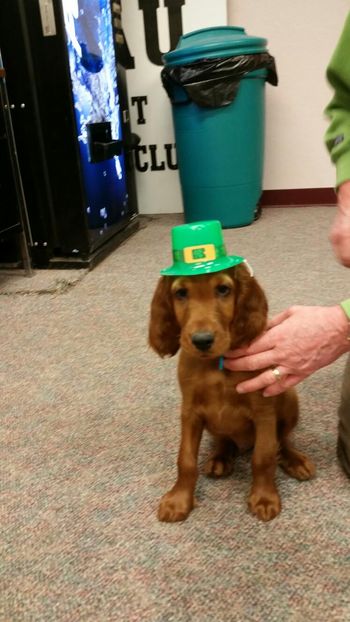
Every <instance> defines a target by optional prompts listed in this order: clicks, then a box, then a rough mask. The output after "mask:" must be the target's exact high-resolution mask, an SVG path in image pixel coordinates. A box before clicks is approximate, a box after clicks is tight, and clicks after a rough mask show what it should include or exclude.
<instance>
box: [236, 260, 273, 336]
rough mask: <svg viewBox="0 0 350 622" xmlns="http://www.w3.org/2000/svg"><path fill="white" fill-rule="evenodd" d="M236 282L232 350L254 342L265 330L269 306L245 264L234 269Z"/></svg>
mask: <svg viewBox="0 0 350 622" xmlns="http://www.w3.org/2000/svg"><path fill="white" fill-rule="evenodd" d="M230 274H231V275H232V276H233V278H234V282H235V290H236V296H235V310H234V317H233V321H232V325H231V335H232V343H231V348H237V347H239V346H243V345H246V344H248V343H250V342H251V341H253V339H255V337H257V336H258V335H259V334H260V333H261V332H262V331H263V330H264V328H265V326H266V320H267V311H268V305H267V300H266V296H265V294H264V292H263V290H262V288H261V287H260V285H259V283H258V282H257V280H256V279H255V278H254V277H253V276H251V275H250V273H249V270H248V269H247V267H246V266H245V265H244V264H239V265H238V266H236V267H235V268H232V271H230Z"/></svg>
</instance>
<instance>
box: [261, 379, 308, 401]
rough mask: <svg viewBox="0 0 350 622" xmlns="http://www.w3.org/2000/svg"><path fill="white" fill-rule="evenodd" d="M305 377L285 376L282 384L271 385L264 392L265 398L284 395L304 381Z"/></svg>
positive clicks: (281, 381)
mask: <svg viewBox="0 0 350 622" xmlns="http://www.w3.org/2000/svg"><path fill="white" fill-rule="evenodd" d="M304 378H305V376H295V375H293V374H291V375H290V376H285V377H284V378H282V380H280V382H275V384H272V385H270V386H269V387H267V388H266V389H265V391H263V396H264V397H273V396H274V395H279V394H280V393H283V392H284V391H286V390H287V389H290V387H294V386H295V385H296V384H298V383H299V382H301V381H302V380H304Z"/></svg>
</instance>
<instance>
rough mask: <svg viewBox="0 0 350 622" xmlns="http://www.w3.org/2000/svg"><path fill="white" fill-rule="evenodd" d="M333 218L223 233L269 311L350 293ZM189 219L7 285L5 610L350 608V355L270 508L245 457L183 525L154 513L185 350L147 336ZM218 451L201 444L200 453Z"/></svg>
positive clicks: (301, 211)
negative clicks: (344, 443)
mask: <svg viewBox="0 0 350 622" xmlns="http://www.w3.org/2000/svg"><path fill="white" fill-rule="evenodd" d="M333 214H334V209H333V208H329V207H324V208H297V209H296V208H284V209H276V208H272V209H265V210H264V213H263V216H262V218H261V219H260V220H259V221H258V222H256V223H254V224H253V225H251V226H249V227H246V228H242V229H231V230H227V231H226V232H225V238H226V242H227V246H228V249H229V251H230V252H232V253H237V254H242V255H244V256H246V257H247V259H248V260H249V261H250V263H251V264H252V265H253V267H254V268H255V272H256V275H257V277H258V278H259V280H260V282H261V283H262V284H263V286H264V287H265V289H266V292H267V293H268V297H269V300H270V307H271V311H272V312H277V311H279V310H282V309H284V308H285V307H286V306H288V305H291V304H295V303H301V304H332V303H334V302H336V301H339V300H341V299H342V298H344V297H347V296H349V272H347V271H346V269H345V268H342V267H340V266H338V265H337V264H336V263H335V260H334V259H333V256H332V252H331V250H330V247H329V244H328V241H327V235H328V228H329V225H330V222H331V219H332V217H333ZM180 221H181V219H180V217H179V216H162V217H156V218H154V219H153V220H151V221H150V222H149V223H148V226H147V227H146V228H144V229H142V230H141V231H139V232H138V233H137V234H136V235H134V236H133V237H132V238H130V239H129V240H128V241H127V242H126V243H125V244H124V245H123V246H121V247H120V248H119V249H117V250H116V251H115V252H114V253H113V254H112V255H111V256H109V257H108V258H107V259H106V260H105V261H104V262H103V263H102V264H100V265H99V266H98V267H97V268H96V269H95V270H94V271H92V272H90V273H88V274H85V276H84V278H83V279H81V280H79V281H76V282H75V283H73V284H72V286H71V287H67V288H58V289H57V288H56V289H55V291H54V292H53V293H46V294H44V295H35V294H32V295H29V294H23V293H22V295H18V294H11V291H10V290H11V284H10V283H9V282H7V281H8V279H11V277H6V278H5V279H2V281H1V283H0V287H1V288H2V289H3V291H4V289H5V290H6V288H7V294H8V295H6V296H2V297H1V298H0V304H1V307H0V325H1V359H0V381H1V386H2V389H1V427H0V440H1V450H0V469H1V471H0V472H1V481H0V554H1V561H0V583H1V585H0V620H1V621H6V622H22V621H25V622H26V621H30V622H32V621H33V622H34V621H35V622H36V621H38V622H39V621H40V622H51V621H62V622H75V621H78V620H79V621H80V620H82V621H91V622H115V621H117V622H211V621H213V622H214V621H215V622H236V621H237V622H262V621H266V622H285V621H293V622H294V621H298V622H299V621H300V622H302V621H303V622H304V621H305V620H308V621H311V622H312V621H315V622H316V621H317V622H323V621H325V622H326V621H327V622H328V621H330V620H331V621H333V620H334V621H339V622H340V621H344V620H350V554H349V540H350V520H349V516H350V482H349V481H348V480H347V479H346V478H345V476H344V475H343V474H342V472H341V471H340V469H339V467H338V464H337V461H336V457H335V443H336V407H337V401H338V395H339V388H340V382H341V374H342V369H343V366H344V362H345V361H344V359H342V360H339V361H338V362H337V363H335V364H334V365H333V366H331V367H329V368H327V369H324V370H321V371H320V372H318V373H317V374H315V375H314V376H313V377H312V378H310V379H308V380H307V381H305V382H304V383H303V385H301V386H300V390H299V393H300V399H301V410H302V413H301V422H300V425H299V428H298V430H297V433H296V440H297V441H298V443H297V444H298V446H299V447H300V448H301V449H302V450H304V451H307V452H308V454H309V455H310V457H311V458H312V459H313V460H314V461H315V463H316V465H317V477H316V478H315V479H314V480H313V481H310V482H305V483H302V482H301V483H299V482H296V481H295V480H291V479H289V478H288V477H287V476H286V475H284V474H283V473H282V472H281V473H279V474H278V483H279V488H280V492H281V495H282V503H283V511H282V514H281V515H280V516H279V517H278V518H277V519H275V520H274V521H272V522H271V523H268V524H263V523H260V522H258V521H257V520H256V519H255V518H254V517H252V516H251V515H250V514H249V513H248V511H247V508H246V497H247V494H248V490H249V483H250V466H249V456H243V457H241V458H239V460H238V461H237V466H236V471H235V473H234V475H233V476H232V477H231V478H229V479H226V480H222V481H212V480H209V479H207V478H205V477H204V476H201V477H200V479H199V482H198V488H197V496H198V500H199V507H198V508H197V509H196V510H195V511H194V512H193V513H192V514H191V515H190V517H189V519H188V520H187V521H186V522H185V523H182V524H175V525H169V524H162V523H159V522H157V519H156V509H157V504H158V500H159V498H160V496H161V495H162V494H163V493H164V492H165V491H166V490H167V489H169V487H170V486H171V485H172V483H173V481H174V477H175V470H176V466H175V465H176V454H177V449H178V439H179V415H178V411H179V392H178V389H177V385H176V376H175V369H176V359H171V360H166V361H162V360H160V359H158V358H157V356H156V355H155V354H153V353H152V352H151V351H149V349H148V347H147V343H146V335H147V323H148V312H149V302H150V299H151V296H152V293H153V289H154V286H155V283H156V280H157V278H158V272H159V269H160V268H161V267H163V266H165V265H168V264H169V263H170V262H171V253H170V242H169V239H170V238H169V235H170V227H171V226H172V225H174V224H177V223H179V222H180ZM56 277H57V279H58V281H59V280H60V278H61V277H60V273H56ZM6 282H7V285H6ZM14 289H15V290H16V288H14ZM16 291H19V290H18V289H17V290H16ZM207 449H208V439H207V438H205V440H204V442H203V444H202V448H201V456H200V461H201V464H202V463H203V461H204V459H205V456H206V452H207Z"/></svg>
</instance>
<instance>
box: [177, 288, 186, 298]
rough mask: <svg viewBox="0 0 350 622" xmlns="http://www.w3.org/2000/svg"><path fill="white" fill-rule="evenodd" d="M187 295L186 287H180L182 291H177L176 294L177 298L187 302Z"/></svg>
mask: <svg viewBox="0 0 350 622" xmlns="http://www.w3.org/2000/svg"><path fill="white" fill-rule="evenodd" d="M187 294H188V292H187V289H186V288H185V287H180V289H177V290H176V292H175V298H177V299H178V300H186V298H187Z"/></svg>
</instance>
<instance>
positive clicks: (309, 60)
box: [228, 0, 350, 190]
mask: <svg viewBox="0 0 350 622" xmlns="http://www.w3.org/2000/svg"><path fill="white" fill-rule="evenodd" d="M349 8H350V5H349V1H348V0H332V2H330V1H329V0H258V1H257V0H228V22H229V24H230V25H236V26H243V27H244V28H245V29H246V30H247V32H248V34H252V35H261V36H264V37H266V38H267V39H268V41H269V51H270V53H271V54H272V55H273V56H274V57H275V59H276V62H277V69H278V73H279V80H280V83H279V86H278V87H277V88H274V87H271V86H270V85H267V86H266V104H267V115H266V149H265V154H266V155H265V175H264V189H266V190H272V189H286V188H323V187H327V186H333V185H334V179H335V173H334V168H333V166H332V164H331V163H330V160H329V157H328V154H327V152H326V150H325V148H324V145H323V135H324V132H325V129H326V127H327V121H326V119H325V118H324V115H323V111H324V108H325V106H326V105H327V103H328V101H329V100H330V98H331V90H330V88H329V86H328V84H327V83H326V79H325V69H326V67H327V64H328V62H329V59H330V57H331V54H332V52H333V49H334V47H335V45H336V42H337V40H338V37H339V35H340V33H341V30H342V26H343V23H344V20H345V17H346V15H347V12H348V11H349ZM349 53H350V52H349Z"/></svg>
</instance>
